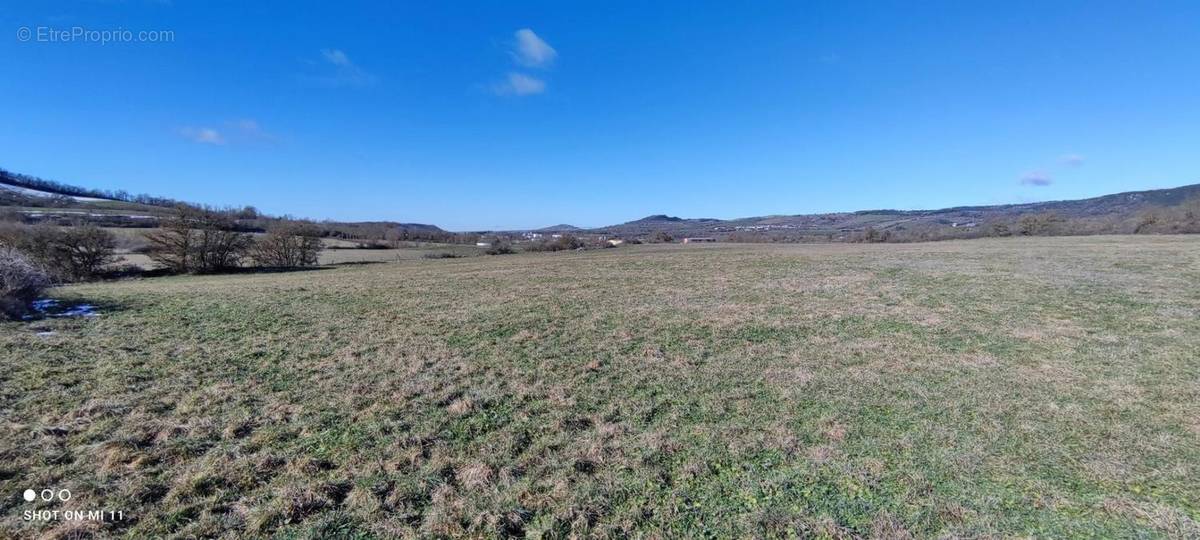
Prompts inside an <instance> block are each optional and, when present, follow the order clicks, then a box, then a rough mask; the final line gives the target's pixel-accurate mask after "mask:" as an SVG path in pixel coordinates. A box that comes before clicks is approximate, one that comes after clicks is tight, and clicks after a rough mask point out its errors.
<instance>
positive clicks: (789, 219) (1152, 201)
mask: <svg viewBox="0 0 1200 540" xmlns="http://www.w3.org/2000/svg"><path fill="white" fill-rule="evenodd" d="M1197 198H1200V184H1190V185H1186V186H1180V187H1176V188H1169V189H1153V190H1144V191H1128V192H1123V193H1115V194H1111V195H1102V196H1099V197H1091V198H1088V199H1077V200H1062V201H1046V202H1035V203H1017V204H1001V205H989V206H956V207H952V208H942V209H936V210H891V209H879V210H860V211H856V212H834V213H826V214H798V215H773V216H757V217H747V218H738V219H726V220H723V219H713V218H680V217H675V216H669V215H666V214H655V215H651V216H646V217H644V218H641V219H637V220H633V221H628V222H625V223H620V224H617V225H609V226H607V227H597V228H594V229H587V232H589V233H595V234H605V235H615V236H644V235H648V234H653V233H656V232H665V233H668V234H672V235H675V236H680V235H684V236H688V235H691V236H710V235H717V236H721V235H730V234H736V233H769V232H786V233H794V234H799V235H826V236H837V235H840V234H845V233H851V232H855V231H863V230H866V229H867V228H873V229H878V230H883V231H887V230H911V229H936V228H939V227H948V228H960V227H962V228H974V227H979V226H981V225H985V224H988V223H992V222H1009V221H1013V220H1016V219H1020V218H1021V217H1022V216H1026V215H1030V214H1048V213H1052V214H1054V215H1055V216H1056V217H1058V218H1063V219H1081V218H1090V219H1097V218H1111V219H1118V220H1119V219H1132V218H1134V217H1135V216H1136V214H1138V213H1139V212H1145V211H1148V210H1153V209H1158V208H1169V207H1174V206H1178V205H1180V204H1183V203H1184V202H1185V201H1188V200H1196V199H1197Z"/></svg>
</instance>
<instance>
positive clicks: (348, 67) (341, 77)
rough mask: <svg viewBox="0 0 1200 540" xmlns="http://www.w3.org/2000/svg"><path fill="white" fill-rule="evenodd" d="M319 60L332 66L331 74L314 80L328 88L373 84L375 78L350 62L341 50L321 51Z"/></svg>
mask: <svg viewBox="0 0 1200 540" xmlns="http://www.w3.org/2000/svg"><path fill="white" fill-rule="evenodd" d="M321 59H322V60H324V61H325V63H326V64H329V65H330V66H332V72H331V73H328V74H326V75H321V76H319V77H315V78H314V80H315V81H317V82H319V83H321V84H325V85H328V86H367V85H370V84H372V83H374V82H375V76H374V75H372V74H370V73H367V71H366V70H364V69H363V68H361V67H358V65H357V64H355V63H354V62H352V61H351V60H350V57H349V56H347V55H346V52H345V51H343V50H341V49H321Z"/></svg>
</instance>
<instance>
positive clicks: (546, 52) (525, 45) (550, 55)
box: [512, 28, 558, 67]
mask: <svg viewBox="0 0 1200 540" xmlns="http://www.w3.org/2000/svg"><path fill="white" fill-rule="evenodd" d="M514 35H515V36H516V38H517V41H516V44H515V48H514V49H513V51H512V55H513V58H514V59H515V60H516V61H517V63H518V64H521V65H523V66H526V67H549V66H550V64H552V63H554V59H555V58H557V57H558V51H556V50H554V47H551V46H550V44H549V43H546V42H545V41H543V40H542V38H540V37H538V35H537V34H535V33H533V30H530V29H528V28H522V29H520V30H517V32H516V33H515V34H514Z"/></svg>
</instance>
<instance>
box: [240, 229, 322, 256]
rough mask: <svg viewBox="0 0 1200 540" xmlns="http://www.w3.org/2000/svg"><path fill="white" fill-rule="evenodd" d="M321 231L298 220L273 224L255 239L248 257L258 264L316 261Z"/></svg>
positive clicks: (319, 248)
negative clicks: (265, 232)
mask: <svg viewBox="0 0 1200 540" xmlns="http://www.w3.org/2000/svg"><path fill="white" fill-rule="evenodd" d="M320 234H321V231H320V230H319V229H317V227H316V226H314V225H312V224H308V223H300V222H284V223H281V224H278V225H275V226H274V227H272V228H271V230H269V231H267V234H265V235H263V236H262V237H260V238H258V239H257V240H255V242H254V245H253V246H252V247H251V248H250V258H251V259H254V262H255V263H257V264H258V265H260V266H273V267H296V266H312V265H314V264H317V259H318V256H319V255H320V253H321V247H322V246H321V238H320Z"/></svg>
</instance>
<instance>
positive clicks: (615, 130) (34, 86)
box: [0, 0, 1200, 230]
mask: <svg viewBox="0 0 1200 540" xmlns="http://www.w3.org/2000/svg"><path fill="white" fill-rule="evenodd" d="M738 4H740V3H734V2H695V1H686V2H682V1H681V2H672V1H663V2H629V3H614V2H587V3H582V2H538V3H514V2H501V1H496V2H486V3H465V2H464V3H457V2H428V3H419V4H418V3H400V2H378V3H357V2H336V3H334V2H319V3H317V2H314V3H306V2H261V3H259V2H232V1H229V2H224V1H223V2H215V1H213V2H200V1H195V2H192V1H184V0H174V1H171V2H167V1H139V0H129V1H124V2H122V1H115V0H109V1H89V2H68V1H62V2H20V3H17V2H12V3H9V5H7V6H6V7H5V8H4V10H3V11H0V30H3V32H4V34H5V36H4V37H3V38H0V68H3V70H4V73H6V74H7V77H6V78H5V81H4V82H2V83H0V118H3V119H4V129H3V130H0V167H4V168H7V169H9V170H13V171H18V172H24V173H29V174H33V175H37V176H42V177H45V178H50V179H55V180H60V181H64V182H69V183H76V184H81V185H86V186H89V187H98V188H107V189H126V190H128V191H131V192H147V193H152V194H158V195H165V196H171V197H175V198H180V199H184V200H191V201H197V202H203V203H209V204H218V205H240V204H254V205H256V206H258V207H259V208H260V209H262V210H264V211H267V212H270V213H276V214H284V213H287V214H293V215H297V216H305V217H313V218H332V219H344V220H382V219H388V220H397V221H407V222H424V223H434V224H438V225H440V226H442V227H444V228H447V229H451V230H477V229H501V228H504V229H509V228H526V227H541V226H545V225H550V224H556V223H564V222H565V223H571V224H576V225H584V226H599V225H606V224H612V223H619V222H623V221H627V220H631V219H637V218H640V217H643V216H645V215H648V214H658V213H666V214H671V215H679V216H685V217H718V218H733V217H744V216H754V215H766V214H798V213H812V212H828V211H842V210H858V209H868V208H900V209H915V208H936V207H945V206H954V205H963V204H993V203H1009V202H1022V201H1033V200H1050V199H1066V198H1078V197H1086V196H1094V195H1101V194H1106V193H1112V192H1117V191H1126V190H1135V189H1148V188H1159V187H1174V186H1177V185H1183V184H1190V183H1196V182H1200V169H1198V166H1197V162H1198V159H1200V132H1198V130H1200V127H1198V126H1200V3H1198V2H1102V1H1089V2H1082V1H1081V2H1066V1H1053V2H957V1H955V2H794V1H793V2H756V3H753V5H751V6H745V5H738ZM76 27H78V28H81V29H83V30H87V31H103V30H118V29H123V30H129V31H130V32H132V33H133V34H134V38H135V39H134V40H133V41H129V42H120V43H98V42H96V41H95V39H91V40H88V39H87V38H85V37H80V38H76V39H75V40H74V41H63V40H59V41H57V42H50V41H46V40H44V39H41V38H39V36H38V35H37V34H36V32H38V31H39V30H41V31H42V32H43V34H42V36H43V37H46V36H48V34H46V33H45V32H47V31H48V30H57V31H67V32H71V31H72V30H73V29H74V28H76ZM22 28H28V29H30V31H31V38H30V39H29V40H28V41H22V40H21V35H20V32H21V29H22ZM143 31H169V32H172V33H173V40H171V41H169V42H146V41H137V40H136V38H137V34H138V33H140V32H143ZM93 35H94V34H93Z"/></svg>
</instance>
